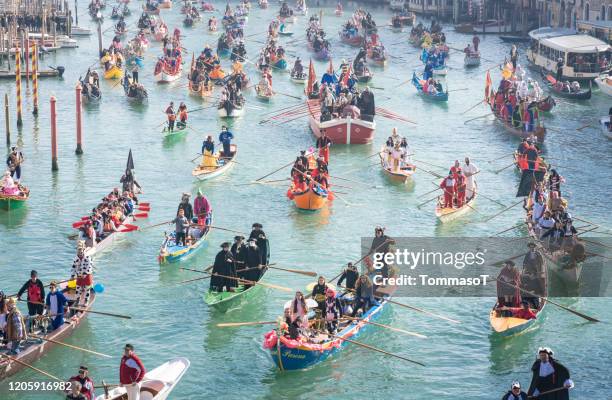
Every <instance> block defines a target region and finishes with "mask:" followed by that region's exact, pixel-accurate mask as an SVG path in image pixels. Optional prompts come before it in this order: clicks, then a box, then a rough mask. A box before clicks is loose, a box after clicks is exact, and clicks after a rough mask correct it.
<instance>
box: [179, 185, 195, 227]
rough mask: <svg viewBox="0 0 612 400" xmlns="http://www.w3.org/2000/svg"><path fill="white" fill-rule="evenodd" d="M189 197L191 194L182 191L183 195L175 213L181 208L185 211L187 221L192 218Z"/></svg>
mask: <svg viewBox="0 0 612 400" xmlns="http://www.w3.org/2000/svg"><path fill="white" fill-rule="evenodd" d="M190 197H191V194H189V193H187V192H184V193H183V196H182V197H181V202H180V203H179V205H178V207H177V209H176V215H178V214H179V211H181V210H183V211H184V213H185V218H187V220H188V221H191V220H193V207H192V206H191V203H190V202H189V198H190Z"/></svg>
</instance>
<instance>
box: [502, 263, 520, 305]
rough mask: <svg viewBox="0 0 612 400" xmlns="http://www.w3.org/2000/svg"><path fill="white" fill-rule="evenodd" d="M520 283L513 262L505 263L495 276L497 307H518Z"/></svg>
mask: <svg viewBox="0 0 612 400" xmlns="http://www.w3.org/2000/svg"><path fill="white" fill-rule="evenodd" d="M520 281H521V278H520V274H519V271H518V270H517V269H516V267H515V264H514V261H512V260H508V261H506V262H505V264H504V267H503V268H502V270H501V271H500V272H499V275H498V276H497V302H498V305H499V307H518V305H519V304H520V303H521V295H520V290H519V289H518V287H519V285H520ZM505 283H507V284H505Z"/></svg>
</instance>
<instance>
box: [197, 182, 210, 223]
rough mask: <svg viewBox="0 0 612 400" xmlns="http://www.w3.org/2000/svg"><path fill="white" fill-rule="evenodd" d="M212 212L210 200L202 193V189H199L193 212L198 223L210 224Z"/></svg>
mask: <svg viewBox="0 0 612 400" xmlns="http://www.w3.org/2000/svg"><path fill="white" fill-rule="evenodd" d="M211 212H212V207H211V206H210V202H209V201H208V199H207V198H206V196H204V194H203V193H202V189H198V194H197V195H196V198H195V200H194V201H193V213H194V214H195V218H196V222H197V224H198V225H201V226H202V225H209V224H210V214H211Z"/></svg>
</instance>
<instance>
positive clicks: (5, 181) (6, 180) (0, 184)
mask: <svg viewBox="0 0 612 400" xmlns="http://www.w3.org/2000/svg"><path fill="white" fill-rule="evenodd" d="M0 190H1V193H3V194H5V195H9V196H17V195H19V193H21V191H20V190H19V186H17V185H16V184H15V181H14V180H13V178H12V177H11V173H10V172H9V171H6V172H5V173H4V177H3V178H2V180H1V181H0Z"/></svg>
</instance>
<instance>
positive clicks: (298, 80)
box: [290, 70, 308, 84]
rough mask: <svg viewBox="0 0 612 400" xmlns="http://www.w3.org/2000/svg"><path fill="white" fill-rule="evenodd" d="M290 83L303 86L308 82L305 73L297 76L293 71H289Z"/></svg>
mask: <svg viewBox="0 0 612 400" xmlns="http://www.w3.org/2000/svg"><path fill="white" fill-rule="evenodd" d="M290 76H291V81H292V82H295V83H299V84H305V83H306V81H307V80H308V76H307V75H306V74H305V73H303V72H302V73H301V74H298V73H296V72H295V70H291V74H290Z"/></svg>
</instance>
